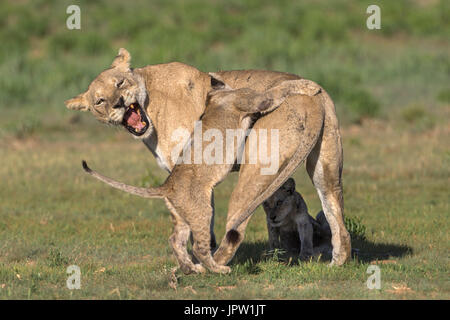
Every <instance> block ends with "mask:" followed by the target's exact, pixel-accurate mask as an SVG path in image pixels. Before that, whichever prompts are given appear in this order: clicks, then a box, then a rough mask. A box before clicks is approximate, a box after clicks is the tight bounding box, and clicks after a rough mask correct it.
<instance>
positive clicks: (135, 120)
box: [127, 112, 144, 130]
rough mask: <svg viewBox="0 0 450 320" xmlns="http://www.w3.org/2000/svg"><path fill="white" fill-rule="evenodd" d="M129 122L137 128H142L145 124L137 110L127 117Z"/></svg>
mask: <svg viewBox="0 0 450 320" xmlns="http://www.w3.org/2000/svg"><path fill="white" fill-rule="evenodd" d="M127 124H128V125H129V126H132V127H133V128H135V129H138V130H141V129H142V128H143V127H144V124H143V123H142V121H141V116H140V115H138V114H137V112H132V113H131V115H130V117H129V118H128V119H127Z"/></svg>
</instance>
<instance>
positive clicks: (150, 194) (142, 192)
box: [82, 160, 164, 198]
mask: <svg viewBox="0 0 450 320" xmlns="http://www.w3.org/2000/svg"><path fill="white" fill-rule="evenodd" d="M82 164H83V169H84V171H86V172H87V173H89V174H90V175H91V176H93V177H94V178H97V179H98V180H100V181H103V182H104V183H106V184H109V185H110V186H111V187H114V188H116V189H119V190H122V191H125V192H128V193H131V194H134V195H137V196H140V197H143V198H164V192H163V189H162V188H161V187H157V188H140V187H134V186H130V185H127V184H125V183H122V182H118V181H116V180H113V179H111V178H108V177H105V176H104V175H101V174H100V173H98V172H96V171H94V170H92V169H91V168H89V167H88V165H87V163H86V161H84V160H83V161H82Z"/></svg>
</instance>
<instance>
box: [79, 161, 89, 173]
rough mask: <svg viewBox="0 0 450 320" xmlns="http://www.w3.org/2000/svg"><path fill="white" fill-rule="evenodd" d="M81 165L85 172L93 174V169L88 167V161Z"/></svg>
mask: <svg viewBox="0 0 450 320" xmlns="http://www.w3.org/2000/svg"><path fill="white" fill-rule="evenodd" d="M81 164H82V165H83V169H84V171H86V172H87V173H91V172H92V170H91V168H89V167H88V165H87V163H86V161H84V160H81Z"/></svg>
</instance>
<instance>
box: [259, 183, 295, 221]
mask: <svg viewBox="0 0 450 320" xmlns="http://www.w3.org/2000/svg"><path fill="white" fill-rule="evenodd" d="M298 196H300V195H298ZM298 196H297V195H296V192H295V181H294V179H292V178H289V179H288V180H287V181H286V182H285V183H284V184H283V185H282V186H281V187H280V188H279V189H278V190H277V191H275V193H274V194H273V195H272V196H270V198H268V199H267V200H266V201H264V203H263V207H264V210H265V211H266V215H267V221H268V222H269V223H270V225H272V226H273V227H279V226H280V225H282V224H283V222H284V220H285V219H286V217H287V216H288V215H289V213H290V212H292V211H293V210H296V209H297V207H298V203H297V202H298ZM300 197H301V196H300Z"/></svg>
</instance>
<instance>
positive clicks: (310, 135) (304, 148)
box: [226, 89, 334, 243]
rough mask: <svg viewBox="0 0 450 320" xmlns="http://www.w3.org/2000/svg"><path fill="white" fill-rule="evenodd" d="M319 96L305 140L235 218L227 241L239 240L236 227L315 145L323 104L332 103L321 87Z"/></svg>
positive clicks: (321, 118)
mask: <svg viewBox="0 0 450 320" xmlns="http://www.w3.org/2000/svg"><path fill="white" fill-rule="evenodd" d="M319 96H320V99H321V100H322V106H323V107H322V108H321V111H320V112H321V115H320V116H319V117H308V116H307V117H306V121H308V120H309V119H310V120H311V121H310V123H306V125H305V130H304V137H305V140H304V141H303V142H302V144H301V145H300V146H299V147H298V149H297V151H296V152H295V153H294V155H293V157H292V158H291V160H290V161H289V162H288V164H287V165H286V166H285V167H284V168H283V169H282V171H281V172H280V174H279V175H278V176H277V177H276V178H275V179H274V180H273V181H272V183H271V184H270V185H269V187H268V188H267V189H266V190H265V191H264V192H263V193H261V194H260V195H259V196H258V197H257V198H255V199H254V200H253V201H252V202H251V203H250V205H249V206H248V207H247V210H246V211H245V212H243V214H241V215H239V216H238V217H237V218H236V220H235V221H234V223H233V225H232V227H231V229H230V230H229V231H228V232H227V234H226V237H227V240H228V242H230V243H237V242H238V241H239V239H240V234H239V232H238V231H237V228H238V227H239V226H240V225H241V224H242V223H243V222H244V221H246V220H247V219H248V218H249V217H250V216H251V215H252V214H253V211H255V210H256V208H257V207H258V206H259V205H260V204H261V203H262V202H263V201H265V200H266V199H267V198H268V197H270V196H271V195H272V194H273V193H274V192H275V191H276V190H278V188H280V187H281V185H282V184H283V183H285V182H286V180H287V179H288V178H289V177H290V176H291V175H292V174H293V173H294V171H295V170H296V169H297V168H298V166H300V165H301V164H302V163H303V162H304V161H305V160H306V158H307V157H308V155H309V154H310V152H311V151H312V149H313V148H314V147H315V145H316V143H317V141H318V139H319V137H320V135H321V133H322V128H323V125H324V117H325V114H324V113H325V104H328V103H331V104H333V101H332V100H331V98H330V97H329V96H328V94H327V93H326V92H325V91H324V90H323V89H322V92H321V93H320V94H319ZM333 106H334V104H333Z"/></svg>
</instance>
